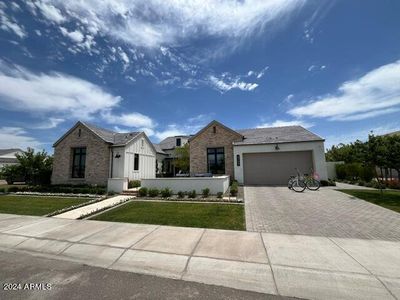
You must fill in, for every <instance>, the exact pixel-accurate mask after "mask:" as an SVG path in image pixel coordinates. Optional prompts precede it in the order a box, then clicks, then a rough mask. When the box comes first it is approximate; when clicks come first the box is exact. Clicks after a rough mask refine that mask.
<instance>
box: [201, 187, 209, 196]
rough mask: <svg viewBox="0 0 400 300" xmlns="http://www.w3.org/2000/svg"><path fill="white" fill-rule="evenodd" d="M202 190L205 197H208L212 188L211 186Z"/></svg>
mask: <svg viewBox="0 0 400 300" xmlns="http://www.w3.org/2000/svg"><path fill="white" fill-rule="evenodd" d="M201 192H202V194H203V197H204V198H207V197H208V196H209V195H210V189H209V188H205V189H204V190H202V191H201Z"/></svg>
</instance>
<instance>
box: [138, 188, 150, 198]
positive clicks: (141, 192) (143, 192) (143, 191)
mask: <svg viewBox="0 0 400 300" xmlns="http://www.w3.org/2000/svg"><path fill="white" fill-rule="evenodd" d="M147 192H148V190H147V188H145V187H142V188H140V190H139V196H140V197H146V196H147Z"/></svg>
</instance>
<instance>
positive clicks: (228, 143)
mask: <svg viewBox="0 0 400 300" xmlns="http://www.w3.org/2000/svg"><path fill="white" fill-rule="evenodd" d="M214 126H215V127H216V132H215V133H214V129H213V127H214ZM241 140H242V136H241V135H240V134H239V133H236V132H234V131H232V130H229V129H227V128H225V127H224V126H221V125H220V124H218V123H211V124H209V125H208V126H207V127H206V128H205V129H203V131H202V132H200V133H199V134H198V135H197V136H195V137H194V138H193V139H191V140H190V142H189V146H190V173H207V172H208V167H207V148H219V147H223V148H224V152H225V174H226V175H229V176H230V177H231V178H234V171H233V170H234V169H233V163H234V159H233V145H232V143H233V142H236V141H241Z"/></svg>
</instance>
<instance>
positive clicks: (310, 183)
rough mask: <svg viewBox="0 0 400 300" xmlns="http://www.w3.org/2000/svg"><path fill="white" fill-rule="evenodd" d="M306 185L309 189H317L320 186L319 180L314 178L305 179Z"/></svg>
mask: <svg viewBox="0 0 400 300" xmlns="http://www.w3.org/2000/svg"><path fill="white" fill-rule="evenodd" d="M306 186H307V188H308V189H309V190H311V191H317V190H318V189H319V187H320V186H321V184H320V182H319V181H318V180H316V179H314V178H311V179H309V180H307V181H306Z"/></svg>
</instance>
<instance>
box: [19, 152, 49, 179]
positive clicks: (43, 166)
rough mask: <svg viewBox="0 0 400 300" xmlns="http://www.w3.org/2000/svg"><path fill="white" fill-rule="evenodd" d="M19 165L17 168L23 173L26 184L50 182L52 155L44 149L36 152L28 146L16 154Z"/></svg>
mask: <svg viewBox="0 0 400 300" xmlns="http://www.w3.org/2000/svg"><path fill="white" fill-rule="evenodd" d="M16 157H17V160H18V162H19V165H17V168H18V170H19V172H20V173H21V174H24V177H25V182H26V183H28V184H33V185H37V184H50V178H51V172H52V168H53V157H52V156H49V155H48V154H47V152H46V151H44V150H43V151H41V152H36V153H35V150H33V149H32V148H28V149H27V151H24V152H23V153H22V154H16Z"/></svg>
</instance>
